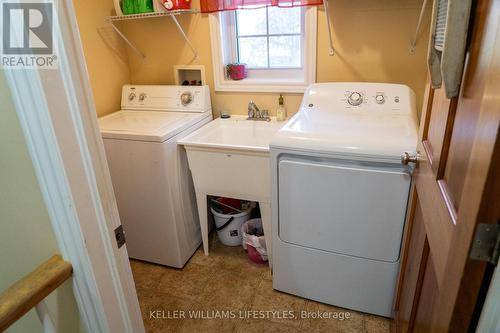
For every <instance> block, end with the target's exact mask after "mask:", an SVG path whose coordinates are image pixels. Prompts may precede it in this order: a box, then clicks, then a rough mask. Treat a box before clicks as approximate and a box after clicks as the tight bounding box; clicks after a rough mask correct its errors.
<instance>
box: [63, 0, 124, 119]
mask: <svg viewBox="0 0 500 333" xmlns="http://www.w3.org/2000/svg"><path fill="white" fill-rule="evenodd" d="M73 5H74V6H75V11H76V15H77V20H78V28H79V30H80V37H81V40H82V44H83V50H84V53H85V61H86V63H87V70H88V73H89V77H90V83H91V85H92V92H93V95H94V101H95V105H96V109H97V114H98V115H99V116H102V115H105V114H108V113H110V112H114V111H117V110H119V108H120V99H121V88H122V86H123V85H124V84H127V83H129V82H130V71H129V66H128V60H127V52H126V50H125V45H124V43H123V41H122V40H121V39H120V38H118V36H117V35H116V33H114V31H113V30H112V28H111V27H110V26H109V24H107V23H105V21H104V19H105V18H106V17H107V16H109V15H112V14H113V13H114V7H113V2H112V1H111V0H104V1H102V0H85V1H76V0H75V1H73Z"/></svg>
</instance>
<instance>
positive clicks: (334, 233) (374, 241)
mask: <svg viewBox="0 0 500 333" xmlns="http://www.w3.org/2000/svg"><path fill="white" fill-rule="evenodd" d="M410 182H411V176H410V174H409V173H408V172H407V171H405V169H403V168H402V167H400V166H397V167H394V168H391V167H387V166H386V167H384V166H379V167H377V166H376V165H375V166H366V165H363V164H361V163H356V162H352V163H351V162H349V161H342V160H331V161H308V160H301V159H288V158H284V159H281V160H280V161H279V188H278V200H279V223H278V229H279V230H278V234H279V237H280V239H281V240H282V241H284V242H288V243H292V244H296V245H300V246H305V247H309V248H314V249H318V250H324V251H329V252H335V253H339V254H346V255H351V256H357V257H362V258H368V259H374V260H382V261H388V262H396V261H398V259H399V250H400V246H401V238H402V233H403V227H404V221H405V214H406V206H407V202H408V193H409V187H410Z"/></svg>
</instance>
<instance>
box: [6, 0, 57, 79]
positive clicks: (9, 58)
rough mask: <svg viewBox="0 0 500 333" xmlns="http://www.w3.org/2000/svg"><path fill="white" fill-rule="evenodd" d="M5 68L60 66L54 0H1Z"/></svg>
mask: <svg viewBox="0 0 500 333" xmlns="http://www.w3.org/2000/svg"><path fill="white" fill-rule="evenodd" d="M0 4H1V16H0V20H1V24H0V26H1V29H2V31H1V35H2V41H1V52H0V53H1V61H0V67H2V68H23V69H25V68H56V64H57V61H56V60H57V56H56V55H55V54H54V50H55V47H54V46H55V45H54V18H55V15H54V1H53V0H44V1H40V0H19V1H13V0H0Z"/></svg>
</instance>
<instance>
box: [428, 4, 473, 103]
mask: <svg viewBox="0 0 500 333" xmlns="http://www.w3.org/2000/svg"><path fill="white" fill-rule="evenodd" d="M471 2H472V1H471V0H434V4H433V8H432V23H431V42H430V45H429V52H428V64H429V72H430V74H431V86H432V88H440V87H441V83H444V88H445V91H446V97H448V98H452V97H455V96H458V93H459V89H460V82H461V80H462V71H463V65H464V59H465V46H466V45H465V44H466V42H467V29H468V26H469V16H470V8H471Z"/></svg>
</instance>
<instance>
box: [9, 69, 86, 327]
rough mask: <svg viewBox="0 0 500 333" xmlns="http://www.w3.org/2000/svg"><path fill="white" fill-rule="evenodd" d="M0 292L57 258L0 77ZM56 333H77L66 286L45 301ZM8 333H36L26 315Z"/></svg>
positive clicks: (73, 305) (76, 318)
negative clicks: (54, 255)
mask: <svg viewBox="0 0 500 333" xmlns="http://www.w3.org/2000/svg"><path fill="white" fill-rule="evenodd" d="M0 152H1V153H2V156H1V157H0V248H1V250H0V292H2V291H3V290H5V289H6V288H8V287H9V286H10V285H12V284H13V283H14V282H16V281H17V280H19V279H20V278H22V277H23V276H24V275H26V274H28V273H29V272H31V271H32V270H33V269H34V268H35V267H37V266H38V265H40V264H41V263H43V262H44V261H45V260H47V259H49V258H50V257H51V256H52V255H53V254H55V253H57V252H59V249H58V246H57V242H56V240H55V236H54V233H53V230H52V226H51V223H50V220H49V216H48V213H47V210H46V208H45V204H44V202H43V198H42V195H41V193H40V189H39V187H38V182H37V179H36V177H35V174H34V170H33V165H32V163H31V159H30V157H29V155H28V151H27V147H26V143H25V141H24V137H23V134H22V132H21V128H20V126H19V122H18V119H17V115H16V112H15V110H14V106H13V104H12V100H11V96H10V92H9V89H8V87H7V85H6V82H5V78H4V75H3V72H2V71H0ZM47 304H48V306H49V311H50V313H51V315H52V317H53V318H54V320H55V324H56V326H57V328H58V331H59V332H75V333H78V332H83V329H82V323H81V321H80V316H79V312H78V309H77V306H76V302H75V298H74V295H73V289H72V284H71V281H67V282H66V283H64V284H63V285H62V286H61V287H59V288H58V289H57V290H56V291H54V292H53V293H52V294H51V295H50V296H49V297H48V298H47ZM7 332H9V333H17V332H18V333H26V332H29V333H42V332H43V329H42V326H41V325H40V322H39V320H38V317H37V316H36V313H35V311H34V310H32V311H30V312H29V313H28V314H26V315H25V316H24V317H23V318H21V319H20V320H19V321H18V322H16V323H15V324H14V325H13V326H11V328H9V329H8V330H7Z"/></svg>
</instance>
